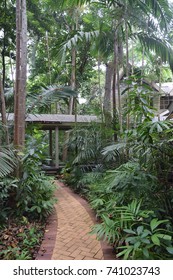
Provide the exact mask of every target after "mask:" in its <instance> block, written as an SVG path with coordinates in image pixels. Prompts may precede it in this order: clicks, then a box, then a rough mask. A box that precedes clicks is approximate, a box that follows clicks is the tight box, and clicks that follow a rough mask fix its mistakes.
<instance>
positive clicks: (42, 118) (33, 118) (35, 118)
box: [0, 113, 100, 124]
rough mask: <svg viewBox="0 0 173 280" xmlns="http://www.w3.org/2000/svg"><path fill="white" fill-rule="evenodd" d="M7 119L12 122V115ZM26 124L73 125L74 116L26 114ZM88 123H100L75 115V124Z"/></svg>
mask: <svg viewBox="0 0 173 280" xmlns="http://www.w3.org/2000/svg"><path fill="white" fill-rule="evenodd" d="M0 118H1V114H0ZM7 119H8V120H9V121H13V120H14V114H13V113H9V114H7ZM26 122H33V123H52V124H56V123H60V124H61V123H62V124H66V123H67V124H73V123H75V115H58V114H28V115H27V116H26ZM90 122H100V121H99V119H98V118H97V117H96V116H89V115H77V123H90Z"/></svg>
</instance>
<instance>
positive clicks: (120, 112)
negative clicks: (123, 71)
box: [116, 55, 123, 133]
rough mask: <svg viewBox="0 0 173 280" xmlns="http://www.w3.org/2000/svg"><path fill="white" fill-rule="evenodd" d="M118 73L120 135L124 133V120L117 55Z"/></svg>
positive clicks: (117, 67) (117, 66)
mask: <svg viewBox="0 0 173 280" xmlns="http://www.w3.org/2000/svg"><path fill="white" fill-rule="evenodd" d="M116 72H117V93H118V111H119V124H120V133H122V132H123V119H122V106H121V90H120V69H119V56H118V55H117V65H116Z"/></svg>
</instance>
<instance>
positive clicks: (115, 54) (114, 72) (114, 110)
mask: <svg viewBox="0 0 173 280" xmlns="http://www.w3.org/2000/svg"><path fill="white" fill-rule="evenodd" d="M116 65H117V34H116V32H115V35H114V68H113V82H112V107H113V124H114V128H115V133H114V141H117V132H116V124H117V119H116V110H117V104H116V82H117V73H116Z"/></svg>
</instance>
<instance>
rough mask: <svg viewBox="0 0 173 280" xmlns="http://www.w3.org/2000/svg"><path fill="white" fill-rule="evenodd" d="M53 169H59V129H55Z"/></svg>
mask: <svg viewBox="0 0 173 280" xmlns="http://www.w3.org/2000/svg"><path fill="white" fill-rule="evenodd" d="M55 167H56V168H59V128H58V126H57V127H55Z"/></svg>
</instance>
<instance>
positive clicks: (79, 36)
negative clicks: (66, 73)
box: [58, 30, 99, 64]
mask: <svg viewBox="0 0 173 280" xmlns="http://www.w3.org/2000/svg"><path fill="white" fill-rule="evenodd" d="M98 36H99V31H97V30H95V31H88V32H84V31H78V32H77V33H76V34H74V35H73V36H72V37H71V38H69V39H67V41H66V42H65V43H63V44H62V45H61V46H60V49H59V51H58V57H59V58H61V63H62V64H63V63H64V62H65V56H66V52H67V50H71V49H72V48H73V47H76V46H77V45H78V43H79V42H80V41H82V42H90V41H91V40H92V39H95V38H97V37H98Z"/></svg>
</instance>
